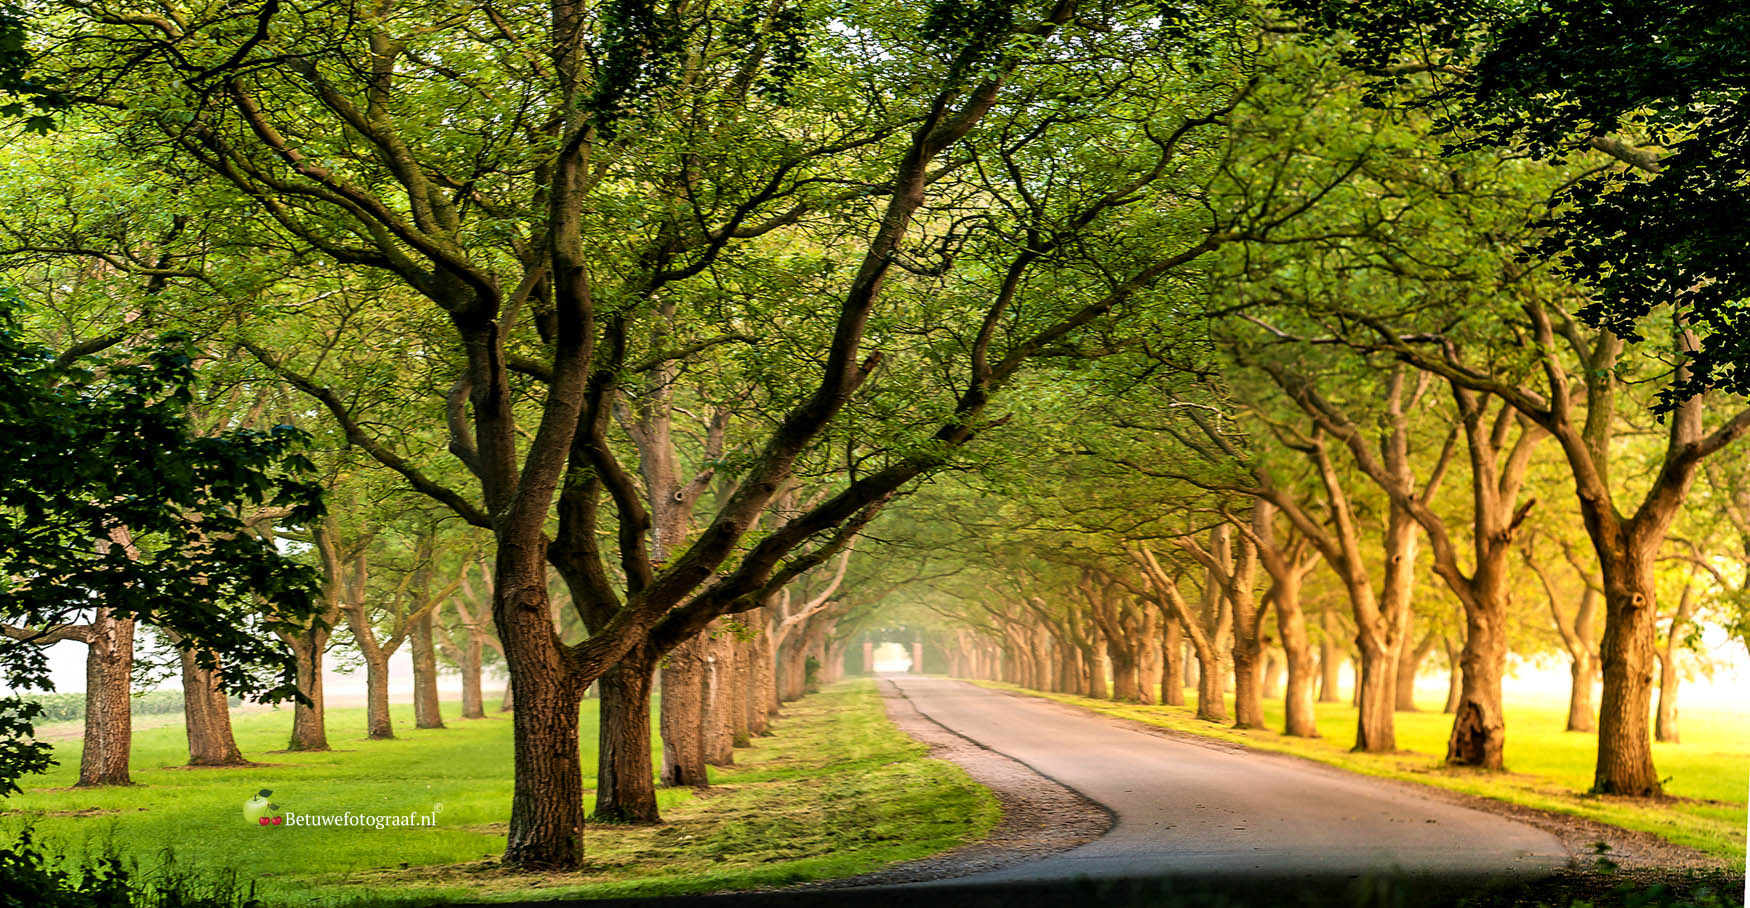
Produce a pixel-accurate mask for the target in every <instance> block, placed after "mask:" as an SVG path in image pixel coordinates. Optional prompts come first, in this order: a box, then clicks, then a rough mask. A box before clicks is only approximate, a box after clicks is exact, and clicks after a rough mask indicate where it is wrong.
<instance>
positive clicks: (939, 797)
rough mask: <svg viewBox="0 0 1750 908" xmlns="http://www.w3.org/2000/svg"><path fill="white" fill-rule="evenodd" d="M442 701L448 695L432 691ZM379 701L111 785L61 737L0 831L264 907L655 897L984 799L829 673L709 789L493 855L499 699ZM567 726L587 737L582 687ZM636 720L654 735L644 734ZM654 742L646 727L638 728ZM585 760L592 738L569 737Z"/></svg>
mask: <svg viewBox="0 0 1750 908" xmlns="http://www.w3.org/2000/svg"><path fill="white" fill-rule="evenodd" d="M451 708H452V709H453V708H454V707H453V705H452V706H451ZM402 712H403V710H401V709H397V710H396V713H397V714H396V719H397V721H398V722H400V723H401V725H400V726H398V734H399V735H400V737H399V738H397V739H396V740H393V741H367V740H362V739H361V738H359V737H357V736H356V734H348V733H346V731H344V730H345V729H348V728H352V729H362V728H363V714H362V710H346V709H337V710H331V711H330V712H329V729H330V739H331V743H333V745H334V747H335V748H336V749H335V750H334V751H333V752H331V753H320V754H302V753H300V754H294V753H285V752H278V753H275V752H271V749H272V748H275V747H283V746H284V741H285V736H286V734H287V731H288V729H289V723H290V714H289V712H287V711H279V712H276V711H260V712H245V713H240V714H239V715H238V716H237V720H236V731H237V736H238V739H239V744H240V745H241V746H242V747H243V748H244V751H245V753H247V754H248V755H249V756H250V757H251V758H252V759H255V760H258V761H263V762H264V763H265V764H266V765H261V766H255V767H248V768H240V769H207V770H195V769H185V768H182V767H180V766H179V765H178V764H179V763H180V762H181V761H182V760H183V759H185V758H186V752H185V751H184V750H183V746H184V745H183V741H182V729H180V728H175V727H166V728H156V729H149V730H146V731H142V732H140V733H139V734H138V735H136V740H135V745H134V760H133V766H134V771H133V775H134V780H135V782H136V783H137V784H136V785H135V786H133V787H128V788H102V789H73V788H69V787H66V786H68V785H70V784H71V783H72V781H73V778H74V774H75V770H76V768H77V766H78V747H77V745H76V744H69V745H66V746H64V747H62V748H59V749H58V751H57V756H58V758H59V759H61V761H62V766H61V767H59V768H58V769H56V770H55V771H54V772H53V773H52V774H51V775H50V776H49V777H48V778H46V779H45V778H42V777H38V779H37V781H38V782H39V786H38V787H33V788H29V789H27V790H26V791H25V792H24V793H23V794H22V795H18V796H15V797H13V798H11V799H9V800H8V801H6V802H4V806H5V807H6V808H8V809H7V810H6V811H5V812H4V813H3V814H0V836H7V837H10V835H11V834H13V833H15V832H16V831H17V828H18V827H21V826H24V825H30V826H31V827H32V828H34V830H35V834H36V837H37V839H38V841H41V842H43V843H44V844H45V845H46V846H48V847H49V848H51V849H52V850H55V851H58V852H59V853H61V854H64V855H67V856H68V858H69V859H71V860H77V859H78V858H80V857H89V856H93V855H101V854H105V853H109V852H112V851H113V852H119V853H121V854H123V855H125V856H126V857H127V858H128V859H129V860H131V861H134V862H138V863H139V864H140V865H141V866H142V867H144V868H147V869H148V870H149V869H150V868H151V867H153V866H156V865H159V864H162V863H164V862H165V861H166V858H167V857H168V858H170V859H171V860H173V861H174V863H175V865H176V866H178V867H180V868H182V869H183V870H185V871H206V872H210V873H213V874H223V873H227V872H234V873H236V874H237V875H238V877H239V878H240V879H241V880H244V881H254V882H255V884H256V886H257V895H258V897H260V898H261V899H262V900H263V902H264V903H265V904H267V905H270V906H274V905H291V904H297V905H323V906H338V905H392V904H409V903H431V902H434V901H454V900H513V899H527V898H561V897H571V898H589V897H608V896H624V895H668V894H684V893H696V892H709V891H715V890H724V889H743V888H756V887H763V886H777V885H784V884H789V883H795V882H802V881H807V880H817V879H828V878H833V877H839V876H848V875H854V874H857V873H862V872H865V871H868V870H873V869H875V868H877V867H881V866H884V865H887V864H890V863H894V862H896V861H903V860H909V859H912V858H917V857H923V856H925V855H929V854H933V853H935V852H939V851H942V850H944V849H947V848H951V847H954V846H956V845H959V844H962V843H965V842H968V841H972V840H975V839H978V838H982V837H983V836H984V835H985V834H987V833H988V831H989V830H990V829H991V828H992V827H993V826H994V825H995V824H996V822H997V820H998V818H999V815H1000V811H999V809H998V807H997V805H996V801H995V799H994V798H993V797H992V796H991V795H990V793H989V792H988V791H986V790H985V789H984V788H983V787H981V786H979V785H977V784H976V783H974V782H973V781H972V780H971V779H970V778H968V777H967V776H966V774H965V773H964V772H963V771H961V770H960V769H959V768H958V767H956V766H953V765H951V764H948V763H944V762H941V761H937V760H931V759H928V758H927V757H926V753H927V750H928V748H926V747H925V746H924V745H921V744H918V743H917V742H915V741H913V740H911V739H910V738H908V737H907V736H905V735H904V734H903V733H901V732H900V731H899V730H898V729H896V728H894V727H893V726H892V724H891V723H889V722H888V721H887V718H886V715H885V712H884V710H883V708H882V704H881V699H880V696H879V695H878V694H877V693H876V692H875V688H874V685H873V683H871V682H868V681H858V682H852V683H848V684H843V685H838V686H835V687H832V688H829V689H827V690H826V691H823V692H822V693H820V694H816V695H814V696H811V697H809V698H807V699H805V700H802V701H799V702H797V703H792V704H787V705H786V706H785V715H784V717H783V718H782V719H780V720H778V722H776V723H775V725H774V729H775V731H776V734H775V735H774V736H771V737H766V738H760V739H757V740H756V741H755V742H754V744H753V745H752V746H750V747H747V748H742V749H738V750H737V751H736V754H735V757H736V761H737V765H736V766H734V767H727V768H723V769H713V770H712V778H713V782H714V787H713V788H711V789H709V790H707V791H705V792H701V793H698V794H695V793H693V792H691V791H689V790H662V791H660V792H659V798H660V802H661V804H662V808H663V813H664V817H665V819H666V820H667V822H666V823H665V824H663V825H661V826H655V827H621V826H607V825H593V824H592V825H591V826H589V827H588V830H587V832H586V844H585V852H586V855H587V857H586V860H587V866H586V867H585V868H584V869H582V870H581V871H578V872H575V873H565V874H541V875H528V874H510V873H506V872H504V871H503V870H501V869H499V867H498V866H497V863H496V858H497V856H498V854H499V853H500V852H501V851H502V849H503V847H504V835H505V824H506V821H507V820H508V814H509V806H510V790H511V777H510V767H511V747H510V744H511V742H510V726H511V723H510V721H509V718H508V717H494V718H490V719H483V720H474V721H467V722H464V721H460V720H451V722H450V727H449V728H446V729H431V730H416V729H413V728H411V724H412V723H411V716H410V715H402V714H401V713H402ZM583 720H584V721H583V729H582V736H583V740H585V741H586V742H588V741H594V740H595V734H596V716H595V701H589V702H588V703H586V704H585V707H584V714H583ZM653 737H654V735H653ZM656 746H657V748H658V751H657V752H658V753H660V750H659V748H660V742H657V745H656ZM584 761H585V767H584V769H585V773H586V778H593V776H594V767H593V765H592V764H593V748H589V747H586V748H585V755H584ZM260 788H269V789H273V791H274V795H273V800H274V801H276V802H277V803H279V804H280V805H281V806H283V807H285V808H288V809H291V810H297V811H303V812H308V813H313V814H314V813H342V812H351V813H354V814H383V815H398V814H408V813H416V814H425V813H429V812H432V811H433V810H434V809H435V810H436V811H437V814H438V824H437V826H435V827H431V828H406V827H393V826H391V827H387V828H382V829H376V828H370V827H339V828H301V827H298V828H294V827H279V828H272V829H262V828H260V827H251V826H249V825H247V824H246V823H245V822H244V820H243V817H242V805H243V801H244V800H245V799H247V798H248V797H249V796H250V795H252V794H253V793H254V792H255V791H256V790H257V789H260Z"/></svg>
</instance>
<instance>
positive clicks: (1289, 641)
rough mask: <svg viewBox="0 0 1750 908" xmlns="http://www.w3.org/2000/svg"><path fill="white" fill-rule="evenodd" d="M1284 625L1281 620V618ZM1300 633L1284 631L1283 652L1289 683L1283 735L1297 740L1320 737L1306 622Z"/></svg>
mask: <svg viewBox="0 0 1750 908" xmlns="http://www.w3.org/2000/svg"><path fill="white" fill-rule="evenodd" d="M1278 623H1281V619H1280V618H1279V619H1278ZM1299 625H1300V628H1299V631H1298V632H1292V631H1290V630H1289V629H1288V627H1287V626H1286V625H1284V626H1283V631H1282V644H1283V646H1282V652H1283V657H1284V661H1285V662H1287V674H1288V682H1287V685H1286V686H1285V688H1284V690H1283V694H1282V703H1283V713H1284V715H1283V723H1282V733H1283V734H1285V735H1292V736H1294V737H1297V738H1316V737H1319V723H1318V713H1317V712H1316V711H1315V710H1314V709H1313V684H1314V679H1315V677H1316V675H1315V673H1314V668H1313V654H1312V645H1311V641H1309V640H1308V639H1307V634H1306V624H1305V621H1304V619H1303V620H1302V621H1300V622H1299Z"/></svg>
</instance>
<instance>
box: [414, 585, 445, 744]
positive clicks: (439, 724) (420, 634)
mask: <svg viewBox="0 0 1750 908" xmlns="http://www.w3.org/2000/svg"><path fill="white" fill-rule="evenodd" d="M433 620H434V616H433V615H432V610H431V609H427V610H425V612H424V613H423V614H421V615H419V616H418V617H417V618H415V619H413V627H412V635H411V644H412V647H413V727H415V728H443V727H444V715H443V709H442V707H441V706H440V705H439V704H440V701H439V700H438V667H437V646H436V644H435V642H434V641H433V640H432V622H433Z"/></svg>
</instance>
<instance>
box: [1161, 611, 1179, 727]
mask: <svg viewBox="0 0 1750 908" xmlns="http://www.w3.org/2000/svg"><path fill="white" fill-rule="evenodd" d="M1161 625H1162V627H1163V632H1162V634H1161V702H1162V703H1163V704H1165V705H1167V706H1184V705H1185V631H1184V630H1183V629H1182V628H1181V627H1180V626H1179V619H1178V618H1176V617H1174V616H1173V615H1172V614H1170V613H1169V614H1166V615H1162V616H1161Z"/></svg>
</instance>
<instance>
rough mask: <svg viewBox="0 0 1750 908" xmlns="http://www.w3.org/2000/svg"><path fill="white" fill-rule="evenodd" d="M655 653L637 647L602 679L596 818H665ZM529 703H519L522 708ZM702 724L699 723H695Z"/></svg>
mask: <svg viewBox="0 0 1750 908" xmlns="http://www.w3.org/2000/svg"><path fill="white" fill-rule="evenodd" d="M654 661H655V657H654V655H653V654H652V653H651V652H650V651H649V649H648V647H647V646H646V645H644V644H642V643H641V644H639V645H637V646H634V647H633V648H632V649H631V650H629V651H627V653H626V655H625V656H624V657H623V658H622V659H621V660H620V661H619V663H618V664H616V665H615V666H614V667H613V668H611V669H608V670H607V671H606V672H603V673H602V676H601V677H600V678H598V679H596V683H597V685H598V686H599V690H600V692H601V733H600V736H599V739H598V744H597V756H596V761H597V762H596V790H595V818H596V820H597V822H608V823H660V822H662V815H661V814H660V813H659V812H658V811H657V809H656V772H655V770H654V768H653V767H652V766H651V765H650V682H651V677H652V675H653V674H654V673H655V666H654V665H653V663H654ZM522 709H523V707H521V706H519V707H518V711H519V712H520V711H521V710H522ZM695 727H696V723H695Z"/></svg>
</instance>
